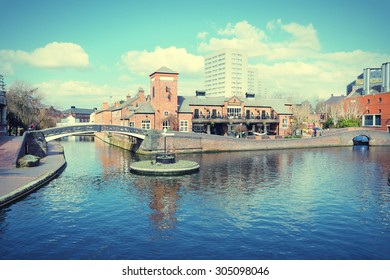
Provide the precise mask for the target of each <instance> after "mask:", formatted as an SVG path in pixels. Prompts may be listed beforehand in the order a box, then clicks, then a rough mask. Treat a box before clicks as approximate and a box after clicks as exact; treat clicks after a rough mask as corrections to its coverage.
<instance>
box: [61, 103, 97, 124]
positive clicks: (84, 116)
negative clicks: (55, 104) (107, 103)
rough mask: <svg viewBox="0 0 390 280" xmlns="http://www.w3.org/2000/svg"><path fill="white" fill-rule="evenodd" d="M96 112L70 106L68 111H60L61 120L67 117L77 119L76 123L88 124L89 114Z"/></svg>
mask: <svg viewBox="0 0 390 280" xmlns="http://www.w3.org/2000/svg"><path fill="white" fill-rule="evenodd" d="M95 110H96V108H95V109H85V108H76V106H71V107H70V109H66V110H64V111H62V115H63V118H64V119H66V118H67V117H69V116H73V117H74V118H75V119H77V120H78V121H77V122H81V123H85V122H90V116H91V114H92V113H93V112H94V111H95Z"/></svg>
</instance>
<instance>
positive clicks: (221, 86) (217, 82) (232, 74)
mask: <svg viewBox="0 0 390 280" xmlns="http://www.w3.org/2000/svg"><path fill="white" fill-rule="evenodd" d="M204 77H205V85H204V89H205V91H206V92H207V95H209V96H225V97H232V96H243V95H245V93H247V92H251V93H255V94H257V93H259V89H258V87H259V81H258V70H257V69H255V68H253V67H249V65H248V56H247V54H246V52H244V51H242V50H235V49H222V50H219V51H216V52H213V53H211V54H208V55H206V56H205V57H204Z"/></svg>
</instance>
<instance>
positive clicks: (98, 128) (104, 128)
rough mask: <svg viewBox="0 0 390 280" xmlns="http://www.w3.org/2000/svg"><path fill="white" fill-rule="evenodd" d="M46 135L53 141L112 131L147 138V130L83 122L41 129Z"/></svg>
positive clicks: (47, 138)
mask: <svg viewBox="0 0 390 280" xmlns="http://www.w3.org/2000/svg"><path fill="white" fill-rule="evenodd" d="M39 132H42V133H43V135H44V136H45V140H46V141H47V142H48V141H52V140H55V139H59V138H61V137H66V136H71V135H83V134H90V133H94V132H112V133H119V134H125V135H130V136H133V137H136V138H139V139H145V137H146V134H147V130H145V129H139V128H134V127H131V126H122V125H110V124H83V125H69V126H60V127H53V128H47V129H42V130H39Z"/></svg>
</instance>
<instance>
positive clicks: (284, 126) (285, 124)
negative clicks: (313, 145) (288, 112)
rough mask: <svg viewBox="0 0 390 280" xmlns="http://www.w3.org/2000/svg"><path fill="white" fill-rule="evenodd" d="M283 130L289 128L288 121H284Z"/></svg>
mask: <svg viewBox="0 0 390 280" xmlns="http://www.w3.org/2000/svg"><path fill="white" fill-rule="evenodd" d="M282 128H284V129H286V128H288V123H287V119H283V123H282Z"/></svg>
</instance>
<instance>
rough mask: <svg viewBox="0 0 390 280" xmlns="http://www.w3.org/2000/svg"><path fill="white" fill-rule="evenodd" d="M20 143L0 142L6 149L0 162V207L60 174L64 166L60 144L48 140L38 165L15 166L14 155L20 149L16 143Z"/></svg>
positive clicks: (63, 156)
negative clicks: (45, 151) (44, 152)
mask: <svg viewBox="0 0 390 280" xmlns="http://www.w3.org/2000/svg"><path fill="white" fill-rule="evenodd" d="M2 138H3V137H2ZM20 138H21V137H20ZM7 140H8V139H7ZM12 142H13V143H12ZM21 143H22V142H21V141H18V140H15V141H9V140H8V141H2V142H1V144H2V145H1V148H2V149H4V150H6V151H7V154H6V156H5V157H4V160H2V162H1V164H0V182H1V183H0V207H3V206H5V205H8V204H10V203H12V202H14V201H16V200H18V199H19V198H21V197H23V196H25V195H27V194H29V193H31V192H32V191H34V190H36V189H38V188H40V187H42V186H43V185H45V184H47V183H48V182H50V181H51V180H53V179H54V178H55V177H57V176H58V175H59V174H61V172H62V171H63V170H64V169H65V167H66V160H65V155H64V150H63V148H62V146H61V145H60V144H59V143H58V142H53V143H51V142H49V143H47V154H46V156H45V157H43V158H41V160H40V164H39V166H36V167H29V168H17V167H16V165H15V161H16V160H15V157H17V156H18V152H19V150H20V146H18V145H20V144H21Z"/></svg>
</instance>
